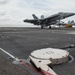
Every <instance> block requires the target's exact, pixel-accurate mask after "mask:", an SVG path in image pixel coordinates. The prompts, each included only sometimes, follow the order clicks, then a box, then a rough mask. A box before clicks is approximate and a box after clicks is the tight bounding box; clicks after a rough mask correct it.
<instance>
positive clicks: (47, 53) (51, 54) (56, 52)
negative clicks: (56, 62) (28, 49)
mask: <svg viewBox="0 0 75 75" xmlns="http://www.w3.org/2000/svg"><path fill="white" fill-rule="evenodd" d="M31 56H32V57H34V58H36V59H50V58H52V59H62V58H64V57H68V56H69V52H67V51H65V50H62V49H54V48H45V49H40V50H36V51H33V52H32V53H31Z"/></svg>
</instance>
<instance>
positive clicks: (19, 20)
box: [0, 0, 75, 26]
mask: <svg viewBox="0 0 75 75" xmlns="http://www.w3.org/2000/svg"><path fill="white" fill-rule="evenodd" d="M74 7H75V0H0V24H3V25H0V26H8V24H9V23H11V24H13V23H14V24H15V25H16V24H19V26H27V25H30V24H26V23H23V20H24V19H26V18H28V19H29V18H32V14H33V13H34V14H36V15H37V16H38V17H39V18H40V15H42V14H43V15H45V17H47V16H50V15H52V14H55V13H58V12H75V9H74ZM74 19H75V16H73V17H70V18H67V19H65V21H68V20H74ZM21 24H23V25H21ZM11 26H12V25H11ZM17 26H18V25H17ZM30 26H32V25H30Z"/></svg>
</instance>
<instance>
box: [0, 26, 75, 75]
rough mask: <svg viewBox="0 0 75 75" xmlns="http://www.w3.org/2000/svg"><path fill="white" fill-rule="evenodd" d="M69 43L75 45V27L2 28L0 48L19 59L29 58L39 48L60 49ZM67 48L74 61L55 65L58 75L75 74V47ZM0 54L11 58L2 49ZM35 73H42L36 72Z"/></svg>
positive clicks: (0, 29) (0, 30)
mask: <svg viewBox="0 0 75 75" xmlns="http://www.w3.org/2000/svg"><path fill="white" fill-rule="evenodd" d="M69 45H75V29H74V28H53V29H48V28H44V29H40V28H16V27H13V28H10V27H8V28H7V27H6V28H0V48H2V49H4V50H5V51H7V52H9V53H10V54H12V55H13V56H15V57H17V58H19V59H28V57H29V55H30V53H31V52H33V51H35V50H38V49H43V48H57V49H60V48H63V47H67V46H69ZM65 50H67V51H68V52H69V53H70V55H71V56H72V57H73V58H72V61H71V62H67V63H64V64H60V65H53V66H52V67H53V70H54V71H55V72H56V73H57V74H58V75H75V60H74V59H75V48H71V49H65ZM0 54H1V55H2V56H3V57H4V58H6V59H8V58H9V56H8V55H6V54H5V53H3V52H1V51H0ZM24 69H25V68H24ZM28 70H29V69H28ZM32 72H33V71H32ZM35 75H41V74H37V72H35Z"/></svg>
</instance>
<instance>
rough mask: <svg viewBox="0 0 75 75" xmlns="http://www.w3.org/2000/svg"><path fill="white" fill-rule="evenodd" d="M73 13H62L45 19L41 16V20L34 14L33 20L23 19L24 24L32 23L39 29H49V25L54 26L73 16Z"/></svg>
mask: <svg viewBox="0 0 75 75" xmlns="http://www.w3.org/2000/svg"><path fill="white" fill-rule="evenodd" d="M73 15H75V13H64V12H59V13H57V14H54V15H51V16H49V17H47V18H44V16H43V15H42V16H41V19H39V18H38V17H37V16H36V15H35V14H32V16H33V18H34V19H25V20H23V21H24V22H28V23H33V24H34V25H40V26H41V29H43V27H47V26H49V28H51V25H55V24H56V23H57V22H58V21H60V20H62V19H65V18H67V17H70V16H73Z"/></svg>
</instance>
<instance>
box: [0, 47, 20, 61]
mask: <svg viewBox="0 0 75 75" xmlns="http://www.w3.org/2000/svg"><path fill="white" fill-rule="evenodd" d="M0 50H1V51H2V52H4V53H5V54H7V55H9V56H10V57H11V58H13V59H14V60H16V61H20V60H19V59H18V58H16V57H15V56H13V55H12V54H10V53H9V52H7V51H5V50H4V49H2V48H0Z"/></svg>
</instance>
